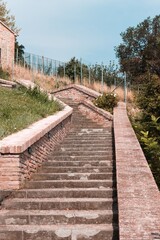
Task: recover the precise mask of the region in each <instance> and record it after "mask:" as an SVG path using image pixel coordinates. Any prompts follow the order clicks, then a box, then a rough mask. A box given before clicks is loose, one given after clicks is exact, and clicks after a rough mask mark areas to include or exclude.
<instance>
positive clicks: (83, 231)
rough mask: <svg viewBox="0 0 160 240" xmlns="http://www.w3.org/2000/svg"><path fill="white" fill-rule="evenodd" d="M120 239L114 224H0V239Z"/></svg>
mask: <svg viewBox="0 0 160 240" xmlns="http://www.w3.org/2000/svg"><path fill="white" fill-rule="evenodd" d="M41 239H46V240H60V239H65V240H87V239H88V240H91V239H92V240H113V239H114V240H118V231H117V227H116V226H113V225H112V224H97V225H96V224H83V225H78V224H75V225H69V224H67V225H20V226H19V225H13V226H0V240H41Z"/></svg>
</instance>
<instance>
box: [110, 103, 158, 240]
mask: <svg viewBox="0 0 160 240" xmlns="http://www.w3.org/2000/svg"><path fill="white" fill-rule="evenodd" d="M114 134H115V151H116V171H117V191H118V208H119V231H120V240H153V239H160V193H159V190H158V187H157V185H156V183H155V181H154V178H153V176H152V173H151V171H150V168H149V166H148V163H147V161H146V159H145V156H144V154H143V151H142V149H141V147H140V144H139V142H138V140H137V138H136V135H135V133H134V130H133V128H132V126H131V124H130V121H129V119H128V116H127V112H126V107H125V104H124V103H119V105H118V107H116V108H115V109H114Z"/></svg>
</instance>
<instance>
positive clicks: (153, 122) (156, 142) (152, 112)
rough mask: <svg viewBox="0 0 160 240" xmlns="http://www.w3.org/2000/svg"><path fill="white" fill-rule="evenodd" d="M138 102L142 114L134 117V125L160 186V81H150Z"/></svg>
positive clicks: (139, 96) (138, 97)
mask: <svg viewBox="0 0 160 240" xmlns="http://www.w3.org/2000/svg"><path fill="white" fill-rule="evenodd" d="M137 103H138V106H139V107H140V109H141V114H140V115H139V116H137V117H136V118H135V119H132V123H133V127H134V129H135V132H136V134H137V137H138V139H139V142H140V144H141V146H142V148H143V151H144V153H145V156H146V158H147V161H148V163H149V166H150V168H151V170H152V173H153V175H154V177H155V180H156V182H157V185H158V187H159V188H160V82H159V80H157V79H154V80H152V81H151V82H149V83H148V84H147V85H146V87H145V88H144V89H143V92H141V94H140V95H138V96H137Z"/></svg>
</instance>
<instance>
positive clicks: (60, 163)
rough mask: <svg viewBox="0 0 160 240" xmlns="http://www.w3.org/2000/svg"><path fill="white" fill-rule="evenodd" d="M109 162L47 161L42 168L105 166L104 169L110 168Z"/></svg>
mask: <svg viewBox="0 0 160 240" xmlns="http://www.w3.org/2000/svg"><path fill="white" fill-rule="evenodd" d="M112 164H113V163H112V162H111V161H107V160H105V161H74V160H72V161H55V160H49V161H47V162H45V163H44V165H43V166H56V167H58V166H60V167H63V166H64V167H65V166H71V167H75V166H78V167H94V166H106V167H111V166H112Z"/></svg>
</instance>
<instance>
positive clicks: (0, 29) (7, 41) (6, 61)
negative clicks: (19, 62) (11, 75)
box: [0, 21, 15, 68]
mask: <svg viewBox="0 0 160 240" xmlns="http://www.w3.org/2000/svg"><path fill="white" fill-rule="evenodd" d="M14 48H15V34H14V32H12V31H11V30H10V29H9V28H8V27H7V26H5V24H3V22H1V21H0V49H1V59H0V61H1V62H0V64H1V65H2V67H5V68H6V67H7V68H8V67H10V68H12V64H13V60H14Z"/></svg>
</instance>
